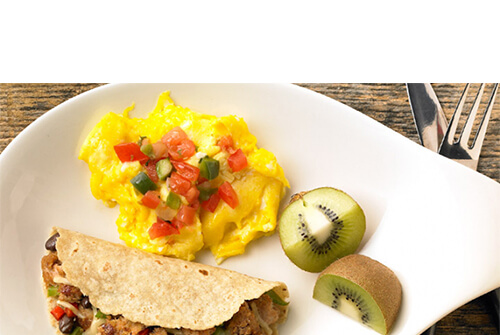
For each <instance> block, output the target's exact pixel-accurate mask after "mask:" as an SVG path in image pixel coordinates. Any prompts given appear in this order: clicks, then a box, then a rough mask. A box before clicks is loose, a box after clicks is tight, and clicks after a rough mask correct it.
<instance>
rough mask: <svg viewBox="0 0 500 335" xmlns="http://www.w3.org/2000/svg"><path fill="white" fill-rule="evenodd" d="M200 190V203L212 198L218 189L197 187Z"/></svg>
mask: <svg viewBox="0 0 500 335" xmlns="http://www.w3.org/2000/svg"><path fill="white" fill-rule="evenodd" d="M197 188H198V191H200V195H199V196H198V199H200V201H207V200H208V199H209V198H210V196H211V195H212V194H214V193H216V192H217V190H218V189H217V188H206V187H199V186H198V187H197Z"/></svg>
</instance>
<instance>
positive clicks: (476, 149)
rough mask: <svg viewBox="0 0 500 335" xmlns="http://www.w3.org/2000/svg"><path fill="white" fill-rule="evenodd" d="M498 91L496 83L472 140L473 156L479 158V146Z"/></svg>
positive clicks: (481, 143)
mask: <svg viewBox="0 0 500 335" xmlns="http://www.w3.org/2000/svg"><path fill="white" fill-rule="evenodd" d="M497 92H498V83H497V84H495V86H494V87H493V91H492V92H491V96H490V101H489V102H488V107H486V111H485V112H484V115H483V118H482V119H481V123H480V124H479V128H478V129H477V134H476V137H475V138H474V141H473V142H472V152H473V155H474V156H475V157H478V158H479V153H480V151H481V147H482V146H483V141H484V137H485V135H486V129H488V122H489V120H490V117H491V112H492V110H493V105H494V104H495V97H496V95H497Z"/></svg>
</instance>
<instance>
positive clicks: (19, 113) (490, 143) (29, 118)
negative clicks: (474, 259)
mask: <svg viewBox="0 0 500 335" xmlns="http://www.w3.org/2000/svg"><path fill="white" fill-rule="evenodd" d="M299 85H300V86H303V87H306V88H308V89H311V90H314V91H316V92H319V93H321V94H324V95H327V96H329V97H331V98H333V99H336V100H338V101H340V102H342V103H344V104H346V105H349V106H351V107H353V108H354V109H356V110H358V111H360V112H362V113H364V114H366V115H368V116H370V117H372V118H374V119H375V120H377V121H379V122H381V123H383V124H384V125H386V126H388V127H390V128H392V129H394V130H395V131H397V132H399V133H401V134H402V135H404V136H406V137H408V138H410V139H411V140H413V141H415V142H418V135H417V132H416V130H415V127H414V123H413V118H412V115H411V111H410V107H409V104H408V97H407V94H406V87H405V85H404V84H299ZM98 86H100V84H0V152H2V151H3V149H5V147H6V146H7V145H8V144H9V143H10V142H11V141H12V139H13V138H14V137H16V135H17V134H19V132H20V131H22V130H23V129H24V128H25V127H26V126H28V125H29V124H30V123H31V122H33V121H34V120H36V119H37V118H38V117H40V116H41V115H42V114H44V113H45V112H47V111H49V110H50V109H51V108H53V107H55V106H57V105H58V104H60V103H62V102H64V101H65V100H67V99H69V98H71V97H73V96H76V95H78V94H80V93H83V92H85V91H88V90H90V89H92V88H95V87H98ZM433 86H434V88H435V90H436V94H437V96H438V97H439V99H440V101H441V103H442V106H443V109H444V111H445V113H446V115H447V117H448V119H450V117H451V114H452V113H453V110H454V109H455V106H456V104H457V102H458V99H459V98H460V94H461V92H462V89H463V87H464V85H463V84H435V85H434V84H433ZM478 171H479V172H480V173H483V174H485V175H486V176H488V177H490V178H492V179H494V180H496V181H497V182H500V94H498V96H497V104H496V106H495V108H494V110H493V115H492V117H491V120H490V124H489V127H488V133H487V135H486V140H485V141H484V145H483V150H482V154H481V158H480V160H479V166H478ZM436 299H439V297H436ZM429 303H431V302H429ZM440 334H453V335H460V334H464V335H465V334H491V335H498V334H499V329H498V321H497V320H496V317H495V314H494V312H493V307H492V303H491V301H490V300H489V299H488V298H486V297H480V298H478V299H475V300H473V301H471V302H470V303H468V304H466V305H465V306H463V307H461V308H460V309H458V310H456V311H454V312H452V313H451V314H449V315H448V316H447V317H445V318H444V319H443V320H441V321H440V322H439V323H438V327H437V330H436V335H440Z"/></svg>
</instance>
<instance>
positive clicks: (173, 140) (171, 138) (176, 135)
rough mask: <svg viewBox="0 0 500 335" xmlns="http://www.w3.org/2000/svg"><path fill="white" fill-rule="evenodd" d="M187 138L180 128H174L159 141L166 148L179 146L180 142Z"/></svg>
mask: <svg viewBox="0 0 500 335" xmlns="http://www.w3.org/2000/svg"><path fill="white" fill-rule="evenodd" d="M187 138H188V136H187V134H186V132H184V130H182V128H181V127H174V128H172V129H171V130H170V131H169V132H168V133H166V134H165V135H163V137H162V138H161V141H162V142H163V143H165V145H166V146H167V147H169V146H171V145H176V144H179V143H180V142H181V141H182V140H184V139H187Z"/></svg>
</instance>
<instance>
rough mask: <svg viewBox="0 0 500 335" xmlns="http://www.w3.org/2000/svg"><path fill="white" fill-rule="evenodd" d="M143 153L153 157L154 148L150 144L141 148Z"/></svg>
mask: <svg viewBox="0 0 500 335" xmlns="http://www.w3.org/2000/svg"><path fill="white" fill-rule="evenodd" d="M141 151H142V152H143V153H144V154H145V155H146V156H149V157H151V155H152V154H153V146H152V145H151V143H148V144H146V145H142V146H141Z"/></svg>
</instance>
